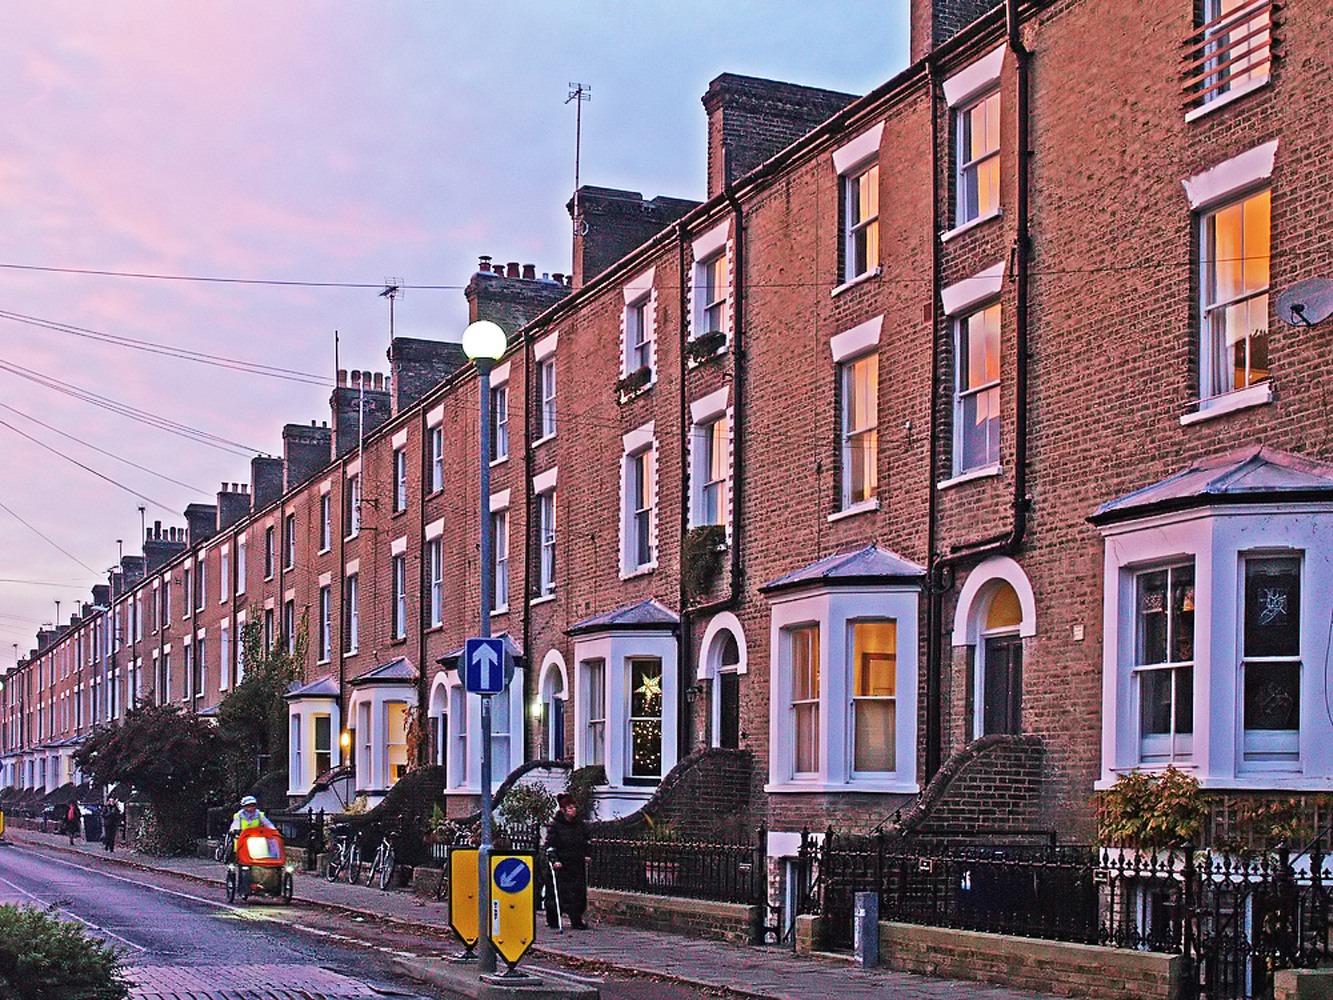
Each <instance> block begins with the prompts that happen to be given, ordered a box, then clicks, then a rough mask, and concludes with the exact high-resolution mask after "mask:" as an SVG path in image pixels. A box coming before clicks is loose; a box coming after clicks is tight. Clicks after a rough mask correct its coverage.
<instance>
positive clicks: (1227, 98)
mask: <svg viewBox="0 0 1333 1000" xmlns="http://www.w3.org/2000/svg"><path fill="white" fill-rule="evenodd" d="M1272 80H1273V78H1272V76H1263V77H1260V78H1258V79H1256V80H1246V81H1245V82H1244V83H1242V84H1241V85H1240V86H1239V87H1233V88H1232V89H1231V90H1228V91H1227V92H1226V93H1225V94H1223V95H1222V96H1221V97H1215V98H1213V99H1212V100H1211V101H1209V102H1208V103H1207V104H1205V105H1203V106H1202V107H1198V108H1191V109H1190V110H1189V111H1186V112H1185V121H1186V122H1196V121H1198V120H1199V119H1200V118H1204V117H1207V116H1208V115H1210V114H1212V113H1213V112H1214V111H1217V110H1219V109H1221V108H1225V107H1226V106H1227V105H1228V104H1230V103H1231V102H1232V101H1238V100H1240V99H1241V98H1242V97H1244V96H1245V95H1246V94H1253V93H1254V92H1255V91H1256V90H1261V89H1262V88H1264V87H1267V86H1268V85H1269V83H1271V82H1272Z"/></svg>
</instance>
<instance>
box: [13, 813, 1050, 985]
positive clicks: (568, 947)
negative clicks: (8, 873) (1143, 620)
mask: <svg viewBox="0 0 1333 1000" xmlns="http://www.w3.org/2000/svg"><path fill="white" fill-rule="evenodd" d="M5 836H6V838H8V839H10V840H12V841H13V842H15V843H23V842H28V843H31V844H33V845H41V846H44V847H50V848H54V849H57V850H62V851H66V852H75V853H79V854H83V855H87V856H89V857H90V858H96V859H101V860H104V861H108V862H111V863H114V864H117V865H122V866H126V867H134V868H140V869H145V870H151V871H163V872H172V873H174V874H177V875H181V876H184V877H186V878H191V879H194V880H197V881H201V882H206V883H208V884H211V885H216V886H217V887H218V895H219V898H221V892H222V890H221V885H222V866H221V865H219V864H217V863H216V862H213V861H205V860H201V859H195V858H155V857H148V856H146V855H142V854H137V853H135V852H133V851H127V850H117V851H116V852H115V853H113V854H112V853H107V852H105V851H103V850H102V848H101V845H99V844H88V843H85V842H83V841H79V842H77V843H76V845H75V846H74V847H70V846H69V842H68V840H67V838H65V837H63V836H59V835H56V834H44V833H39V832H37V831H33V830H17V829H9V830H6V831H5ZM296 897H297V899H298V900H302V901H305V902H308V903H314V904H316V905H320V906H324V907H328V908H332V909H337V910H342V911H344V912H346V913H348V914H350V915H352V916H362V917H371V916H374V917H379V918H381V919H384V920H388V921H396V922H399V923H402V924H405V925H410V926H412V927H416V928H425V929H429V930H434V931H439V932H442V933H444V934H446V935H449V936H452V932H450V931H449V923H448V916H447V914H446V912H445V906H444V903H443V902H436V901H433V900H432V901H425V900H422V899H419V898H417V897H416V896H414V895H412V894H411V893H409V892H406V891H394V892H382V891H380V890H379V889H375V888H370V887H367V886H359V885H347V884H346V883H343V882H338V883H330V882H328V881H326V880H325V879H322V878H317V877H315V876H313V875H307V874H298V876H297V881H296ZM591 915H592V916H593V917H595V916H596V914H595V913H593V914H591ZM533 952H534V953H536V954H538V955H545V956H547V957H548V958H554V959H563V960H572V961H576V962H587V963H593V964H594V965H595V966H603V967H606V968H609V969H614V970H617V971H621V972H625V973H638V974H646V975H650V976H660V977H663V978H666V979H670V980H674V981H677V982H681V983H686V984H690V985H694V986H699V987H702V988H705V989H710V990H724V989H725V990H732V991H735V992H737V993H742V994H748V995H750V996H754V997H761V998H772V1000H870V998H875V1000H883V998H885V997H892V998H894V1000H1054V997H1052V996H1049V995H1047V994H1043V993H1031V992H1026V991H1023V990H1013V989H1006V988H1002V987H995V986H987V985H985V984H982V983H970V982H959V981H957V980H947V979H932V978H928V977H924V976H913V975H908V974H906V973H900V972H890V971H888V970H885V969H860V968H857V967H856V966H855V965H853V964H852V963H851V962H848V961H841V960H838V959H826V958H804V957H801V956H798V955H796V954H794V953H793V952H792V951H790V950H789V949H786V948H773V947H744V946H739V945H729V944H722V943H720V942H713V941H698V940H695V939H693V938H685V937H681V936H678V935H674V934H666V933H661V932H657V931H643V930H636V929H633V928H628V927H612V926H600V927H594V929H593V930H591V931H586V932H580V931H568V930H567V931H565V932H563V933H556V932H553V931H549V930H547V929H546V928H545V927H543V926H541V921H540V920H539V921H538V940H537V943H536V944H535V945H534V946H533ZM1052 985H1053V986H1056V987H1057V988H1058V984H1052Z"/></svg>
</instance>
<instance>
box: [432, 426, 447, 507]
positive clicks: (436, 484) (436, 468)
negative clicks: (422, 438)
mask: <svg viewBox="0 0 1333 1000" xmlns="http://www.w3.org/2000/svg"><path fill="white" fill-rule="evenodd" d="M429 437H430V491H431V492H432V493H438V492H439V491H440V490H442V489H444V428H443V427H441V426H440V425H439V424H436V425H435V426H434V427H431V428H430V434H429Z"/></svg>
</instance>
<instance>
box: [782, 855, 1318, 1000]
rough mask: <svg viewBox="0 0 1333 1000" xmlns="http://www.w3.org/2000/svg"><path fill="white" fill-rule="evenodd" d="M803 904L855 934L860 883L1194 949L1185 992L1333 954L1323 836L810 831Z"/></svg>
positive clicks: (1245, 988) (1068, 931)
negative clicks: (1061, 837)
mask: <svg viewBox="0 0 1333 1000" xmlns="http://www.w3.org/2000/svg"><path fill="white" fill-rule="evenodd" d="M796 889H797V896H796V898H797V909H798V912H800V913H809V914H817V915H819V916H821V917H822V918H823V920H824V930H825V936H826V941H827V943H828V944H829V945H830V946H832V947H835V948H837V947H850V945H851V925H852V905H853V898H854V896H855V894H856V893H857V892H876V893H878V895H879V905H880V918H881V919H882V920H891V921H898V922H902V923H913V924H924V925H928V926H938V927H958V928H965V929H968V930H979V931H989V932H993V933H999V934H1010V935H1016V936H1022V937H1038V938H1047V939H1051V940H1058V941H1070V942H1079V943H1083V944H1102V945H1108V946H1111V947H1117V948H1129V949H1137V950H1150V951H1158V952H1166V953H1169V954H1178V955H1183V956H1184V957H1185V958H1186V961H1185V962H1184V963H1183V966H1184V970H1185V971H1184V979H1183V981H1182V983H1181V990H1180V992H1181V996H1182V997H1184V998H1186V1000H1191V998H1205V997H1206V998H1209V1000H1230V998H1242V997H1266V996H1271V994H1272V982H1273V972H1274V971H1275V970H1277V969H1282V968H1299V967H1308V966H1314V965H1321V964H1328V963H1329V962H1330V960H1333V948H1331V947H1330V920H1329V916H1330V904H1331V903H1333V899H1331V897H1333V870H1331V868H1330V859H1329V858H1328V856H1326V855H1325V854H1324V853H1323V851H1322V846H1321V844H1320V843H1319V842H1316V844H1315V845H1314V846H1313V847H1312V849H1311V850H1309V851H1307V852H1305V853H1303V854H1301V855H1299V856H1295V857H1293V856H1292V855H1291V854H1290V853H1289V852H1287V851H1285V850H1279V851H1275V852H1271V853H1262V854H1256V855H1252V856H1250V857H1236V856H1233V855H1226V854H1222V853H1218V852H1211V851H1205V850H1196V849H1194V848H1183V849H1179V850H1174V851H1159V852H1140V851H1134V850H1130V849H1100V850H1098V849H1095V848H1089V847H1055V846H1050V847H1032V846H1027V845H1014V846H1007V847H986V848H980V847H975V846H970V847H957V848H931V849H926V848H922V847H920V846H912V845H904V844H903V843H902V842H900V841H890V840H888V839H887V838H885V837H882V836H881V837H864V836H850V835H846V834H836V833H835V832H834V831H832V830H829V831H827V832H826V833H825V835H824V837H823V838H822V840H821V841H819V842H816V840H815V838H812V837H811V836H810V835H809V833H808V831H807V832H806V833H805V834H803V835H802V841H801V853H800V859H799V862H798V865H797V887H796Z"/></svg>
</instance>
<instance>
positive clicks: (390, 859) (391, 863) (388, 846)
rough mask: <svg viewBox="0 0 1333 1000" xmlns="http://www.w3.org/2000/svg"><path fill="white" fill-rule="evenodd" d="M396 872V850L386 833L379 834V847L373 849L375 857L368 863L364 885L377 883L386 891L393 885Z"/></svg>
mask: <svg viewBox="0 0 1333 1000" xmlns="http://www.w3.org/2000/svg"><path fill="white" fill-rule="evenodd" d="M397 870H398V850H397V848H395V847H394V844H393V840H392V839H391V838H390V837H389V835H388V833H381V834H380V844H379V847H377V848H376V849H375V857H374V859H373V860H372V861H371V862H370V871H368V872H367V873H366V884H367V885H370V884H371V883H372V882H377V883H378V884H379V887H380V888H381V889H387V888H389V886H391V885H392V884H393V876H394V874H395V872H396V871H397Z"/></svg>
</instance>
